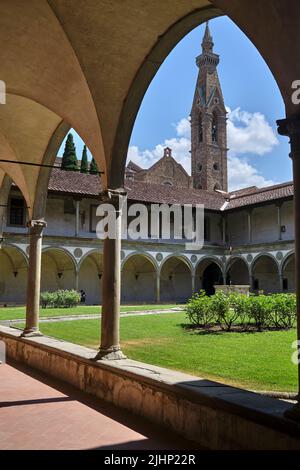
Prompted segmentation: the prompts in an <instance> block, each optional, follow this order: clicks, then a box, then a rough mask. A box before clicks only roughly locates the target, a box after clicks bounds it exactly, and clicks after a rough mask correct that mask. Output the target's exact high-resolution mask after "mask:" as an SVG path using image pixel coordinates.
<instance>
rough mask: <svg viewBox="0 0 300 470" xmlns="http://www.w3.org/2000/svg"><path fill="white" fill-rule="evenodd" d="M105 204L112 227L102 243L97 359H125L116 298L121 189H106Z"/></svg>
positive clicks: (118, 303) (118, 276) (118, 286)
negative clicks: (111, 210)
mask: <svg viewBox="0 0 300 470" xmlns="http://www.w3.org/2000/svg"><path fill="white" fill-rule="evenodd" d="M100 196H101V200H102V202H103V203H105V204H110V205H111V207H113V208H114V211H113V212H114V216H115V223H114V230H113V232H114V233H113V234H110V235H111V238H108V237H107V238H105V239H104V242H103V276H102V315H101V345H100V350H99V352H98V354H97V356H96V358H95V359H96V360H98V359H107V360H112V359H125V356H124V354H123V353H122V351H121V348H120V332H119V329H120V297H121V231H122V220H121V219H122V203H123V202H124V198H125V196H126V192H125V191H124V190H121V189H120V190H110V189H108V190H107V191H105V192H104V193H102V194H101V195H100Z"/></svg>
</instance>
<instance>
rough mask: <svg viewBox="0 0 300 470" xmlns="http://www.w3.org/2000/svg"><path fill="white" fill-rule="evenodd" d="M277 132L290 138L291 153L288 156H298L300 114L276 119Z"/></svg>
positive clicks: (299, 151) (299, 155)
mask: <svg viewBox="0 0 300 470" xmlns="http://www.w3.org/2000/svg"><path fill="white" fill-rule="evenodd" d="M276 123H277V126H278V129H277V131H278V134H279V135H285V136H287V137H289V138H290V144H291V153H290V157H291V158H292V159H293V158H296V157H298V158H300V115H299V114H297V115H295V116H291V117H289V118H286V119H278V120H277V121H276Z"/></svg>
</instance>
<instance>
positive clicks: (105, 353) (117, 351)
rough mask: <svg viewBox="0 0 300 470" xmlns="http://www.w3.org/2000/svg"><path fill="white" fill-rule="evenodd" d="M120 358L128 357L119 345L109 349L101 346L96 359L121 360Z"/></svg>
mask: <svg viewBox="0 0 300 470" xmlns="http://www.w3.org/2000/svg"><path fill="white" fill-rule="evenodd" d="M120 359H127V357H126V356H125V355H124V354H123V353H122V351H121V348H120V347H119V346H117V347H116V346H113V347H111V348H107V349H103V348H100V350H99V352H98V353H97V355H96V357H95V358H94V361H119V360H120Z"/></svg>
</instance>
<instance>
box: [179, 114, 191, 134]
mask: <svg viewBox="0 0 300 470" xmlns="http://www.w3.org/2000/svg"><path fill="white" fill-rule="evenodd" d="M175 128H176V133H177V135H178V136H179V137H186V138H187V139H189V138H190V136H191V124H190V121H189V120H188V119H186V118H183V119H181V120H180V121H179V122H178V123H177V124H176V126H175Z"/></svg>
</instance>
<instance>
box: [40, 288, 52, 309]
mask: <svg viewBox="0 0 300 470" xmlns="http://www.w3.org/2000/svg"><path fill="white" fill-rule="evenodd" d="M54 300H55V293H54V292H48V291H47V292H41V305H42V308H47V307H53V306H54Z"/></svg>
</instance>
